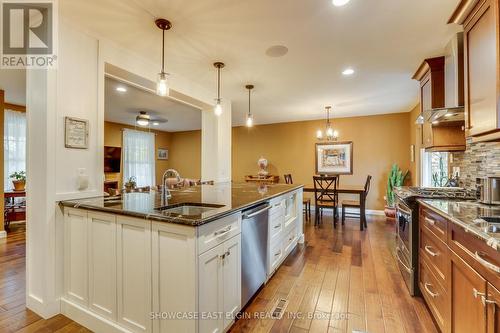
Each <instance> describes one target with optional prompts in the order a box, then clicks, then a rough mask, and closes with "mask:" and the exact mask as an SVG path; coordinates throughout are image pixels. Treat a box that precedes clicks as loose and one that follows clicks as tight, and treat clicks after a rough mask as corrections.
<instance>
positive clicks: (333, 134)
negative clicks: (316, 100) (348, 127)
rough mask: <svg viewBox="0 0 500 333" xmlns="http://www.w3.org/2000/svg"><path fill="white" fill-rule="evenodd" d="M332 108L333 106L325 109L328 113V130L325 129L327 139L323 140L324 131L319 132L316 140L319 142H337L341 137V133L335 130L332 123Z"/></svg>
mask: <svg viewBox="0 0 500 333" xmlns="http://www.w3.org/2000/svg"><path fill="white" fill-rule="evenodd" d="M331 109H332V107H331V106H326V107H325V111H326V129H325V135H326V137H325V138H323V131H322V130H318V131H317V132H316V138H317V139H318V140H323V139H324V140H327V141H337V139H338V137H339V132H337V131H336V130H334V129H333V128H332V124H331V123H330V111H331Z"/></svg>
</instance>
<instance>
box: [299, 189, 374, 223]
mask: <svg viewBox="0 0 500 333" xmlns="http://www.w3.org/2000/svg"><path fill="white" fill-rule="evenodd" d="M303 191H304V192H308V193H314V185H312V184H308V185H304V189H303ZM328 192H331V193H332V194H335V193H337V194H355V195H358V196H359V206H360V209H359V219H360V221H359V229H360V230H361V231H363V230H364V228H365V226H366V209H365V208H366V197H365V195H364V194H365V186H364V185H347V184H342V185H338V186H337V188H336V189H335V190H334V189H331V190H329V191H328Z"/></svg>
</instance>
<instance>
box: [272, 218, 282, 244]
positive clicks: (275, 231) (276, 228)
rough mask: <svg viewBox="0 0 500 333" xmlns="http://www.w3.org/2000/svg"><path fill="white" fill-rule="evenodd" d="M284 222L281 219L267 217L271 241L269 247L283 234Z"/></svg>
mask: <svg viewBox="0 0 500 333" xmlns="http://www.w3.org/2000/svg"><path fill="white" fill-rule="evenodd" d="M283 222H284V220H283V218H282V216H281V217H277V218H276V217H272V216H271V217H269V235H270V239H271V246H272V244H273V243H274V240H275V239H279V238H281V237H282V234H283V227H284V226H283V224H284V223H283Z"/></svg>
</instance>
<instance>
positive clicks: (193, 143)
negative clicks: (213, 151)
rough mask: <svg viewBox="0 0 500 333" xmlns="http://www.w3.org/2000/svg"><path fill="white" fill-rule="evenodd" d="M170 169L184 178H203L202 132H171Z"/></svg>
mask: <svg viewBox="0 0 500 333" xmlns="http://www.w3.org/2000/svg"><path fill="white" fill-rule="evenodd" d="M170 135H171V137H170V138H171V139H170V145H171V147H172V148H171V149H170V151H169V160H170V168H172V169H175V170H177V171H179V173H180V174H181V176H182V177H183V178H191V179H200V178H201V131H186V132H171V133H170Z"/></svg>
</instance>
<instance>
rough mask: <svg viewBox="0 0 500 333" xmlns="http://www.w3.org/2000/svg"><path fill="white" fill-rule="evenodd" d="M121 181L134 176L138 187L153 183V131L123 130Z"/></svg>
mask: <svg viewBox="0 0 500 333" xmlns="http://www.w3.org/2000/svg"><path fill="white" fill-rule="evenodd" d="M123 148H124V149H123V182H124V183H125V182H127V181H128V180H129V179H130V178H131V177H134V178H135V181H136V183H137V186H138V187H143V186H153V185H154V184H155V136H154V134H153V133H148V132H141V131H135V130H128V129H125V130H124V131H123Z"/></svg>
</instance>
